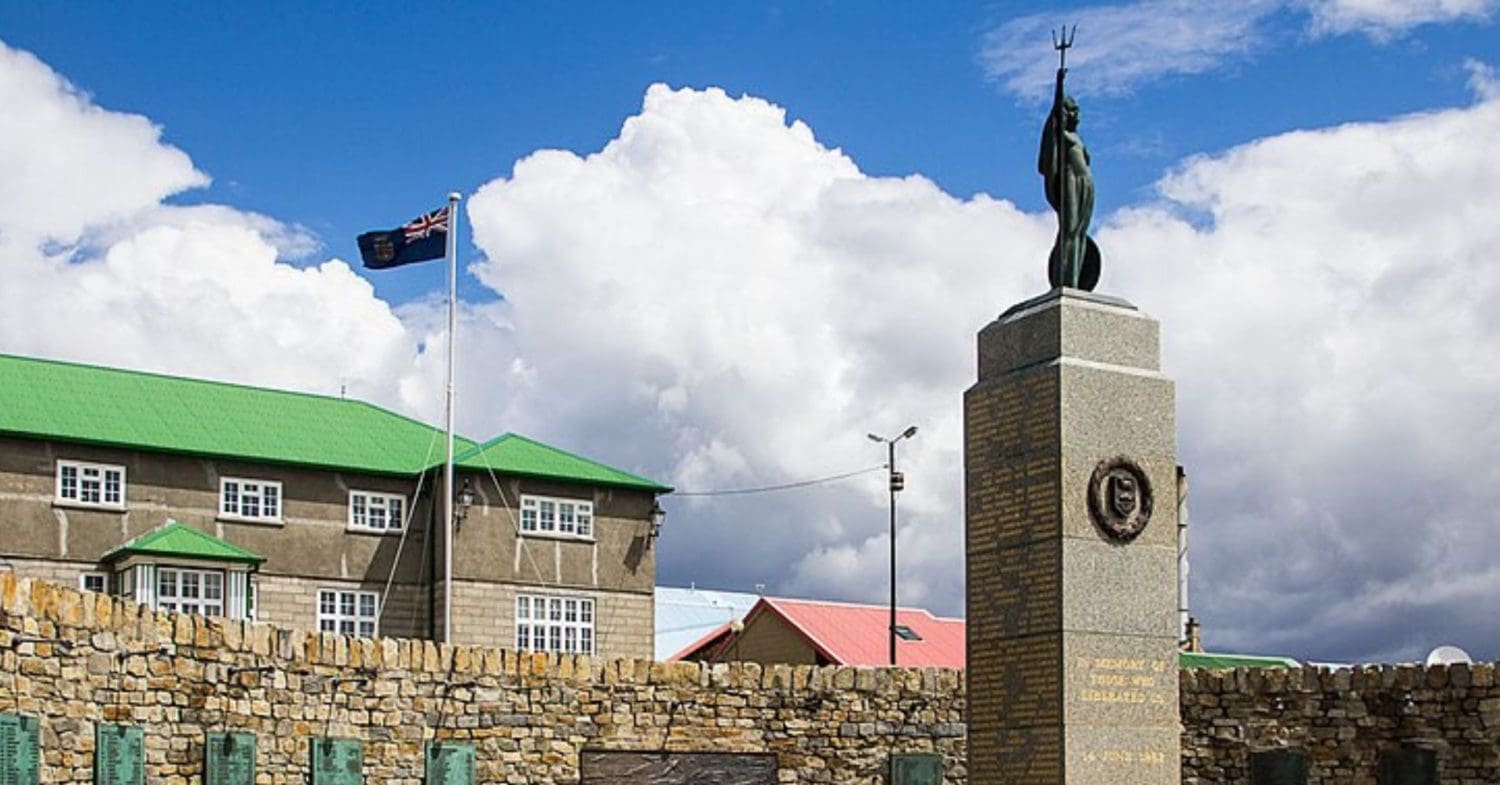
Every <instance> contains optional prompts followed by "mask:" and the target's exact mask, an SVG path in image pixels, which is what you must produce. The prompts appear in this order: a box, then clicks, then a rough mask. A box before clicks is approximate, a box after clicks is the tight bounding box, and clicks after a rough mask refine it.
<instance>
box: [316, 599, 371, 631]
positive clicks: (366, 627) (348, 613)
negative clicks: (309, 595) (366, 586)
mask: <svg viewBox="0 0 1500 785" xmlns="http://www.w3.org/2000/svg"><path fill="white" fill-rule="evenodd" d="M366 601H368V602H366ZM317 603H318V605H317V625H318V632H331V633H334V634H336V635H352V636H354V637H356V638H375V637H379V635H380V593H379V592H373V591H361V590H359V589H338V588H330V587H325V588H320V589H318V596H317ZM367 611H368V612H367Z"/></svg>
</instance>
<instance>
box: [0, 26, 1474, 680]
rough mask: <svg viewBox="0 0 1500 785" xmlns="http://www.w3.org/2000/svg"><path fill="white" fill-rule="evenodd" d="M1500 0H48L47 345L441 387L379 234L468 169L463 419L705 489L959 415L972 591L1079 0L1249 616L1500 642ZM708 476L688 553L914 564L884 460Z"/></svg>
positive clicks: (29, 264) (947, 545)
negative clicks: (113, 0) (965, 414)
mask: <svg viewBox="0 0 1500 785" xmlns="http://www.w3.org/2000/svg"><path fill="white" fill-rule="evenodd" d="M1497 15H1500V7H1497V2H1495V0H1359V2H1354V1H1353V0H1246V1H1245V2H1241V3H1233V4H1211V3H1202V2H1194V1H1193V0H1135V1H1134V2H1128V1H1127V2H1120V3H1116V4H1113V5H1102V4H1087V3H1056V4H1045V5H1044V4H1035V3H996V4H990V5H978V4H962V3H927V4H872V3H859V4H855V3H847V4H846V3H800V4H788V5H784V6H776V5H753V4H697V5H689V4H672V5H648V4H628V5H627V4H606V3H591V4H577V5H563V4H547V5H533V4H506V5H503V6H496V5H495V4H466V5H448V6H442V7H439V8H436V9H422V10H421V11H414V10H412V9H410V8H402V7H398V6H395V5H383V4H363V5H361V6H360V7H359V8H358V9H354V8H353V7H351V6H342V7H341V6H335V5H315V6H307V5H303V4H291V3H267V4H196V5H170V6H168V5H154V4H153V5H144V4H138V5H135V6H120V5H112V4H71V5H62V4H45V5H44V4H32V5H19V4H18V5H13V6H11V7H8V8H7V9H6V11H5V24H4V27H3V30H0V41H3V46H0V100H4V101H5V102H6V104H7V106H8V108H9V110H10V111H8V113H7V115H6V116H5V117H0V179H4V180H5V181H6V182H7V183H9V184H10V186H11V187H9V188H7V189H6V190H5V191H4V192H0V270H3V272H4V273H5V276H6V281H7V283H8V285H7V286H6V287H4V288H0V351H5V352H15V353H21V354H35V355H41V356H49V357H59V358H63V359H72V360H79V361H85V362H98V363H106V364H111V365H123V366H127V367H139V368H146V369H151V370H158V371H165V372H170V373H181V374H188V375H194V376H205V377H211V378H222V379H229V380H234V381H240V382H247V383H254V384H265V385H274V386H285V387H293V388H297V389H306V390H311V391H316V392H324V393H331V394H336V393H337V392H338V391H339V389H340V388H341V387H344V386H347V387H348V389H349V390H350V392H351V394H354V395H358V396H360V397H364V398H367V399H370V400H372V401H375V402H377V403H380V404H383V405H386V406H390V407H393V408H396V409H399V410H401V411H403V412H406V413H409V414H412V415H414V416H418V417H422V418H425V419H427V420H429V421H437V420H438V419H439V418H440V412H441V404H440V401H441V394H440V393H441V386H440V384H439V380H440V379H441V370H442V365H441V363H442V355H441V352H437V351H434V350H433V349H434V347H438V346H441V345H442V339H443V337H444V327H443V319H442V314H441V310H440V309H439V308H438V307H437V304H436V302H435V301H434V300H433V295H435V293H436V292H438V291H439V290H440V287H441V285H442V272H441V265H436V264H433V265H421V266H415V267H411V268H406V269H402V270H397V271H391V272H386V273H379V274H374V275H366V274H365V273H364V272H363V271H362V270H360V269H359V268H358V266H357V258H356V257H357V252H356V249H355V246H354V236H355V235H356V234H358V233H359V232H361V231H365V230H368V229H375V228H388V227H393V226H396V225H398V224H399V223H401V222H404V221H405V220H407V219H409V218H410V217H412V216H414V215H415V214H416V213H418V212H420V211H423V210H428V209H433V208H435V207H437V206H439V205H440V204H441V203H442V200H443V198H444V195H445V194H446V193H447V192H448V191H450V190H454V189H457V190H461V191H462V192H463V193H464V194H465V195H466V196H467V197H468V202H467V203H468V213H467V216H468V218H469V221H468V222H467V228H466V231H465V236H466V243H465V245H466V261H467V262H468V265H469V267H468V269H467V270H466V272H465V275H464V277H463V282H462V285H461V299H462V300H463V308H462V312H461V317H462V321H461V325H460V330H459V347H460V348H459V352H460V371H459V423H460V427H461V429H462V430H464V431H465V432H467V433H469V434H471V435H475V436H480V437H484V436H489V435H492V434H494V433H498V432H501V431H505V430H513V431H517V432H520V433H524V434H527V435H529V436H533V437H536V438H540V439H543V440H545V441H548V442H551V443H554V444H557V445H559V446H562V447H565V448H567V449H572V450H576V451H579V452H583V453H585V454H588V455H591V456H595V457H597V458H599V459H601V460H605V461H607V462H609V463H612V464H615V465H619V466H621V467H623V468H627V469H630V470H633V471H637V472H640V473H643V474H646V475H649V476H652V477H656V478H659V479H662V480H664V481H666V482H670V483H672V484H674V485H676V486H677V487H678V488H681V489H684V490H687V489H691V490H700V489H713V488H742V487H748V486H759V485H772V484H777V483H783V482H793V481H797V480H803V479H807V478H810V477H817V476H822V475H828V474H835V473H840V472H845V471H848V470H851V469H856V468H860V467H865V466H870V465H874V464H877V463H879V462H880V460H881V459H882V458H883V455H881V454H878V451H877V450H875V449H874V448H873V445H871V444H870V443H869V442H868V441H866V440H865V438H864V434H865V433H866V432H869V431H875V432H880V433H895V432H899V431H900V430H901V429H902V428H904V427H905V426H906V425H908V424H911V423H916V424H918V425H919V426H920V427H921V432H920V434H919V436H918V437H917V438H916V439H913V440H912V441H911V442H909V443H906V444H904V445H903V448H902V449H903V457H902V465H903V467H904V468H905V471H906V473H907V479H908V491H907V492H906V493H905V494H904V495H903V497H902V510H903V513H902V515H903V517H902V521H903V526H902V529H901V533H900V535H899V537H898V543H899V545H900V548H901V553H902V562H901V575H902V580H901V588H902V593H903V594H902V596H903V598H904V599H905V600H906V601H907V602H910V603H913V604H920V605H925V606H928V607H931V608H932V609H934V610H936V611H938V612H940V613H947V614H959V613H962V611H963V607H962V597H963V580H962V578H963V576H962V547H961V544H962V477H961V472H960V470H959V469H960V466H961V423H960V418H959V413H960V400H961V399H960V396H961V394H962V391H963V389H964V388H966V387H967V386H968V385H969V384H970V383H972V374H973V369H972V362H973V360H972V351H973V336H974V333H975V332H976V331H977V330H978V329H979V328H980V327H982V326H983V325H984V324H985V323H986V322H987V321H988V320H989V319H992V318H993V317H994V315H996V314H998V313H999V312H1000V311H1001V310H1003V309H1004V308H1005V307H1006V306H1007V305H1009V304H1010V303H1012V302H1015V301H1017V300H1019V299H1021V298H1023V297H1026V296H1030V295H1033V294H1036V293H1037V292H1038V291H1040V289H1041V288H1042V286H1043V285H1044V280H1045V275H1044V265H1043V263H1042V260H1043V259H1044V258H1045V254H1046V251H1047V247H1048V245H1049V244H1050V242H1051V234H1050V233H1051V231H1052V229H1051V226H1052V224H1051V221H1052V218H1051V215H1050V213H1048V212H1047V211H1046V208H1045V205H1044V202H1043V200H1042V195H1041V188H1040V178H1039V177H1038V176H1037V174H1036V172H1035V155H1036V147H1035V146H1036V144H1037V138H1038V133H1039V129H1040V126H1041V121H1042V119H1043V116H1044V114H1045V109H1046V107H1045V103H1044V102H1045V101H1046V100H1047V99H1048V97H1049V92H1050V91H1049V85H1048V80H1049V79H1050V78H1051V69H1052V68H1053V67H1054V63H1055V55H1054V54H1053V53H1052V52H1051V51H1050V46H1049V44H1050V42H1049V40H1048V32H1047V31H1048V27H1050V26H1052V25H1055V24H1058V23H1061V22H1063V21H1076V22H1078V24H1079V27H1080V29H1079V32H1078V39H1077V49H1076V50H1074V51H1073V52H1072V53H1071V54H1070V65H1071V66H1072V71H1071V73H1070V76H1069V84H1070V86H1072V88H1073V89H1074V92H1076V93H1077V95H1078V96H1079V100H1080V102H1081V104H1082V108H1083V118H1084V119H1083V127H1082V134H1083V137H1084V139H1085V140H1086V141H1087V143H1088V145H1089V147H1090V150H1091V151H1092V154H1093V158H1094V171H1095V174H1096V178H1097V182H1098V192H1099V203H1098V207H1097V210H1096V218H1095V226H1096V231H1095V235H1096V237H1097V239H1098V240H1099V244H1100V246H1101V248H1103V250H1104V255H1105V269H1104V277H1103V281H1102V283H1101V287H1100V288H1101V290H1102V291H1105V292H1107V293H1110V294H1117V295H1120V296H1125V297H1127V298H1129V299H1131V300H1132V301H1134V302H1136V303H1137V304H1139V305H1140V306H1141V307H1142V308H1143V309H1144V310H1146V311H1148V312H1150V313H1152V314H1154V315H1156V316H1158V317H1160V318H1161V320H1162V322H1163V352H1164V364H1165V371H1166V372H1167V373H1168V374H1169V375H1170V376H1172V377H1173V378H1175V379H1176V380H1177V382H1178V414H1179V418H1178V419H1179V434H1178V439H1179V457H1180V459H1181V461H1182V462H1183V463H1184V464H1185V465H1186V466H1187V469H1188V472H1189V475H1190V477H1192V478H1193V488H1194V491H1193V494H1194V495H1193V502H1192V503H1193V520H1194V534H1193V557H1194V563H1193V573H1192V580H1193V597H1194V600H1193V604H1194V609H1195V612H1196V613H1197V615H1198V616H1199V617H1200V618H1201V619H1203V621H1204V624H1205V634H1206V636H1207V640H1208V641H1209V643H1210V645H1212V646H1215V647H1216V648H1221V649H1233V650H1238V651H1245V652H1264V653H1274V654H1290V655H1293V656H1299V657H1307V658H1314V659H1320V660H1357V659H1409V658H1413V657H1417V656H1420V655H1421V654H1422V653H1424V652H1425V651H1427V650H1428V649H1430V648H1432V647H1433V646H1435V645H1438V644H1439V643H1457V644H1459V645H1463V646H1466V647H1468V648H1469V649H1470V650H1471V651H1472V652H1474V653H1475V654H1476V655H1479V656H1490V657H1495V656H1500V629H1495V628H1494V626H1493V624H1492V623H1491V622H1490V620H1489V618H1488V616H1486V615H1485V611H1484V609H1485V608H1487V607H1489V605H1490V598H1491V597H1493V596H1494V594H1495V592H1497V591H1500V568H1495V567H1494V566H1493V565H1492V564H1491V562H1492V561H1493V553H1494V552H1495V551H1494V547H1493V544H1492V540H1493V536H1492V529H1493V526H1492V524H1490V522H1489V521H1490V518H1491V517H1492V510H1493V509H1495V508H1496V506H1497V505H1500V482H1495V481H1494V478H1490V477H1489V476H1488V473H1487V472H1488V470H1487V469H1485V468H1484V467H1486V466H1489V465H1492V464H1493V460H1492V458H1491V457H1490V456H1491V454H1492V452H1493V448H1492V445H1493V444H1495V443H1497V442H1500V417H1497V416H1496V415H1497V414H1500V412H1496V411H1495V406H1496V404H1495V403H1494V402H1495V401H1500V377H1497V376H1496V375H1495V374H1493V373H1492V372H1490V371H1489V370H1488V369H1487V366H1486V364H1484V363H1476V362H1474V360H1473V358H1475V357H1491V356H1495V354H1496V353H1497V352H1500V321H1497V320H1496V319H1495V318H1494V317H1493V316H1492V315H1491V314H1492V313H1493V311H1494V309H1493V307H1492V303H1493V302H1495V300H1496V299H1497V298H1500V273H1496V272H1495V271H1496V270H1500V265H1497V264H1496V262H1497V261H1500V260H1497V259H1496V258H1495V251H1494V249H1495V248H1497V247H1500V222H1496V221H1494V220H1493V215H1494V213H1493V207H1492V205H1493V204H1494V203H1496V201H1500V157H1497V156H1495V155H1493V154H1492V153H1491V151H1490V150H1489V148H1490V146H1492V141H1493V139H1495V138H1500V80H1497V78H1496V76H1495V71H1494V69H1495V67H1496V66H1497V65H1500V35H1497V29H1496V26H1495V20H1496V18H1497ZM413 31H417V32H413ZM653 85H664V87H653ZM209 178H211V184H207V185H205V183H207V182H208V180H209ZM351 259H353V260H355V262H356V264H354V265H353V266H352V267H351V266H348V265H346V264H345V263H344V262H347V261H349V260H351ZM339 260H344V261H339ZM1492 422H1494V423H1497V424H1495V425H1491V424H1490V423H1492ZM667 503H668V509H669V513H670V515H669V522H668V526H667V530H666V533H665V534H664V539H663V542H662V550H661V552H660V553H661V557H660V558H661V561H660V578H661V580H662V581H663V582H666V583H673V584H678V585H685V584H687V583H688V582H690V581H696V582H697V583H698V584H699V585H703V586H713V587H716V588H726V589H739V590H747V589H749V588H751V587H752V586H754V585H755V584H757V583H766V584H768V587H769V590H770V591H772V592H774V593H782V594H789V595H802V596H815V597H829V598H837V599H849V600H869V601H875V602H880V601H883V597H884V596H885V594H884V593H885V590H886V588H885V578H884V576H885V574H886V573H885V570H886V562H885V558H886V556H885V554H886V553H887V548H888V545H889V543H888V540H887V539H886V536H887V535H886V534H885V526H886V519H885V507H884V505H885V497H884V492H883V483H882V481H881V478H880V477H879V476H878V475H873V474H872V475H861V476H859V477H856V478H854V479H852V480H850V481H847V482H842V483H835V484H832V485H828V486H819V487H816V488H812V489H808V490H804V491H797V492H793V493H786V494H773V495H768V496H750V497H729V498H720V499H688V498H680V497H679V498H669V499H668V500H667ZM748 532H754V535H753V536H749V535H747V533H748ZM725 553H734V554H736V558H734V559H732V560H726V559H725V558H724V554H725ZM1249 554H1253V555H1254V558H1247V555H1249Z"/></svg>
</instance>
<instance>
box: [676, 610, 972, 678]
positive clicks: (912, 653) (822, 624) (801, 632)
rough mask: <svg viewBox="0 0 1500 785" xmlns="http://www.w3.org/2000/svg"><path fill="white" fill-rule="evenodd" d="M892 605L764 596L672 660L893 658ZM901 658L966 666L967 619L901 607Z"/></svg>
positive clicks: (911, 663)
mask: <svg viewBox="0 0 1500 785" xmlns="http://www.w3.org/2000/svg"><path fill="white" fill-rule="evenodd" d="M889 624H890V608H889V607H888V606H883V605H856V604H852V603H842V602H819V601H814V600H792V599H785V598H781V597H762V598H761V599H760V601H759V602H757V603H756V604H755V606H754V607H752V608H751V609H750V612H749V613H747V614H745V619H744V622H743V628H742V629H738V630H737V629H736V627H737V623H736V622H731V623H728V624H725V625H723V626H722V627H720V628H719V629H717V630H715V631H713V632H712V633H709V634H708V635H706V636H704V637H703V638H702V639H700V640H698V641H696V642H694V643H692V644H691V645H689V646H688V647H687V648H685V649H683V650H682V651H680V652H678V653H677V654H675V655H673V656H672V657H671V658H670V659H672V660H697V661H706V662H728V661H732V660H743V661H749V662H760V663H763V664H770V663H777V662H785V663H793V664H798V665H861V666H879V665H889V664H890V638H889V632H888V626H889ZM896 633H897V639H896V664H897V665H900V666H903V667H911V668H920V667H939V668H962V667H964V620H963V619H945V618H942V617H939V616H934V615H932V614H931V613H929V612H927V611H925V610H923V609H921V608H897V610H896Z"/></svg>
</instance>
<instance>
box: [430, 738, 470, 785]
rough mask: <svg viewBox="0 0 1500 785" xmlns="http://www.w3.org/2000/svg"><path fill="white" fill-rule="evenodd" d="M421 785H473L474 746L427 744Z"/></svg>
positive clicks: (459, 743) (432, 742)
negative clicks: (425, 763) (425, 762)
mask: <svg viewBox="0 0 1500 785" xmlns="http://www.w3.org/2000/svg"><path fill="white" fill-rule="evenodd" d="M426 757H427V765H426V768H425V769H424V770H423V771H424V773H423V777H422V782H423V785H474V745H473V744H470V743H468V742H463V741H429V742H427V756H426Z"/></svg>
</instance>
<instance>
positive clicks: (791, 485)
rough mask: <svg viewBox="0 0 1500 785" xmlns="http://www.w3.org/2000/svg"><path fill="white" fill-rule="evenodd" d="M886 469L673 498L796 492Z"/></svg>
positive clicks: (676, 493)
mask: <svg viewBox="0 0 1500 785" xmlns="http://www.w3.org/2000/svg"><path fill="white" fill-rule="evenodd" d="M886 467H887V464H884V463H882V464H880V465H878V466H870V467H867V468H864V469H855V470H854V471H850V472H843V473H840V474H830V475H828V476H827V477H815V478H813V479H811V480H798V481H796V482H787V483H781V484H780V485H764V486H761V487H758V488H729V489H725V490H713V491H673V492H672V495H673V496H740V495H744V494H750V493H771V492H773V491H790V490H795V489H797V488H807V487H810V486H813V485H824V484H826V483H830V482H838V481H839V480H847V479H849V478H851V477H858V476H860V475H862V474H869V473H870V472H877V471H883V470H885V468H886Z"/></svg>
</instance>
